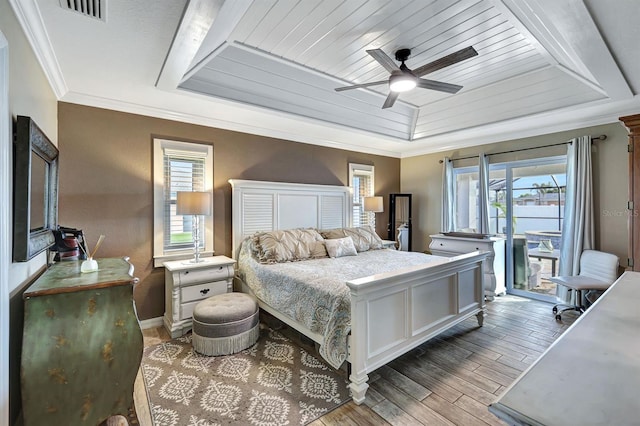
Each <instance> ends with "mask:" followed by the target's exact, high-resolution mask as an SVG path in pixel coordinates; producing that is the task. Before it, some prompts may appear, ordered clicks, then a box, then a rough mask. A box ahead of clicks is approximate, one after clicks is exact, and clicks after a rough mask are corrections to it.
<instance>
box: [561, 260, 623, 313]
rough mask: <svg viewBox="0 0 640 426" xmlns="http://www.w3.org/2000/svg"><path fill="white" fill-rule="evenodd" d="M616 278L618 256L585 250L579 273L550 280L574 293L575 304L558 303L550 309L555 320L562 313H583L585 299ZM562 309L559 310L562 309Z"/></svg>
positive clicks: (607, 286) (606, 287) (609, 284)
mask: <svg viewBox="0 0 640 426" xmlns="http://www.w3.org/2000/svg"><path fill="white" fill-rule="evenodd" d="M617 278H618V256H615V255H613V254H610V253H604V252H601V251H597V250H585V251H583V252H582V254H581V255H580V273H579V274H578V275H573V276H564V277H551V278H550V280H551V281H552V282H554V283H556V284H558V285H563V286H565V287H567V288H568V289H569V291H575V304H574V305H571V304H567V303H558V304H557V305H555V306H554V307H553V309H552V311H553V313H554V314H555V315H556V320H561V319H562V312H565V311H577V312H578V315H579V314H581V313H583V312H584V311H585V310H586V309H587V307H586V306H584V305H583V301H582V298H583V294H582V293H583V292H585V297H586V296H587V295H588V294H589V293H590V292H593V291H604V290H606V289H608V288H609V287H610V286H611V284H613V282H614V281H615V280H616V279H617ZM563 306H564V308H561V307H563Z"/></svg>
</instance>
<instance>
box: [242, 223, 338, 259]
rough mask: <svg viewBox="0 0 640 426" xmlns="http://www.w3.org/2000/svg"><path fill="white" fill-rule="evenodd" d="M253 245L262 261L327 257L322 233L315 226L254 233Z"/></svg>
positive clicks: (257, 256) (255, 252)
mask: <svg viewBox="0 0 640 426" xmlns="http://www.w3.org/2000/svg"><path fill="white" fill-rule="evenodd" d="M253 247H254V254H255V256H256V258H257V259H258V261H259V262H260V263H281V262H295V261H298V260H305V259H314V258H318V257H327V250H326V249H325V247H324V240H323V238H322V235H320V233H319V232H318V231H317V230H316V229H313V228H309V229H286V230H280V231H270V232H258V233H256V234H254V235H253Z"/></svg>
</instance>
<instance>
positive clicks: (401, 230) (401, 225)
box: [387, 194, 411, 251]
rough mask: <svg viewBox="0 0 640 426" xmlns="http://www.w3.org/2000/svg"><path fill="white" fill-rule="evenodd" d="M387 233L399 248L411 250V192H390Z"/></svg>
mask: <svg viewBox="0 0 640 426" xmlns="http://www.w3.org/2000/svg"><path fill="white" fill-rule="evenodd" d="M387 234H388V236H387V239H389V240H391V241H396V242H397V245H398V250H402V251H411V194H389V226H388V227H387Z"/></svg>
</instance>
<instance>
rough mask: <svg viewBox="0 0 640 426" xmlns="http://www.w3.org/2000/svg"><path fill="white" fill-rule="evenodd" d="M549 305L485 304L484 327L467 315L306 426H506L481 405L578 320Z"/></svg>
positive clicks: (156, 332) (152, 332)
mask: <svg viewBox="0 0 640 426" xmlns="http://www.w3.org/2000/svg"><path fill="white" fill-rule="evenodd" d="M551 307H552V305H550V304H547V303H542V302H537V301H533V300H529V299H523V298H519V297H515V296H502V297H498V298H496V300H494V301H493V302H487V306H486V310H487V312H486V313H487V315H486V316H485V321H484V326H483V327H478V323H477V322H476V319H475V317H472V318H470V319H469V320H467V321H465V322H463V323H461V324H459V325H457V326H455V327H454V328H452V329H451V330H449V331H447V332H445V333H443V334H441V335H440V336H438V337H436V338H434V339H431V340H430V341H428V342H426V343H424V344H422V345H421V346H419V347H417V348H415V349H414V350H412V351H411V352H408V353H407V354H405V355H403V356H402V357H400V358H398V359H396V360H395V361H393V362H391V363H389V364H388V365H386V366H384V367H381V368H379V369H378V370H376V371H375V372H373V373H372V374H370V380H369V383H370V387H369V390H368V391H367V398H366V400H365V403H364V404H362V405H360V406H358V405H356V404H355V403H353V402H349V403H347V404H344V405H342V406H341V407H339V408H337V409H336V410H334V411H332V412H330V413H328V414H326V415H325V416H323V417H321V418H319V419H318V420H316V421H315V422H313V423H311V424H312V425H313V426H325V425H335V424H341V425H342V424H344V425H420V424H424V425H465V426H466V425H487V424H488V425H504V424H505V423H503V422H502V421H500V420H499V419H498V418H496V417H495V416H493V414H491V413H490V412H489V411H488V409H487V406H488V405H489V404H490V403H491V402H493V401H494V400H495V399H496V397H497V396H498V395H500V393H501V392H503V391H504V389H505V388H506V387H507V386H509V384H511V383H512V382H513V381H514V380H515V379H516V378H517V377H518V376H519V375H520V373H522V371H524V370H525V369H526V368H527V367H528V366H529V365H530V364H531V363H532V362H533V361H535V360H536V359H537V358H538V357H539V356H540V355H541V354H542V352H543V351H544V350H545V349H546V348H547V347H548V346H549V345H551V343H553V342H554V340H555V339H557V338H558V337H559V336H560V335H561V334H562V333H563V332H564V331H565V330H566V329H567V328H568V326H569V325H570V324H571V323H572V322H573V321H574V320H575V318H577V317H576V316H575V315H572V314H571V313H568V314H565V315H563V317H562V322H557V321H556V320H555V318H554V315H553V314H552V313H551ZM144 336H145V346H148V345H153V344H156V343H160V342H162V341H165V340H169V336H168V335H167V333H166V332H165V330H164V328H162V327H159V328H154V329H149V330H144ZM142 392H144V391H142ZM145 423H146V421H144V420H143V419H141V424H142V425H143V426H145Z"/></svg>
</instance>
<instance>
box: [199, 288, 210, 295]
mask: <svg viewBox="0 0 640 426" xmlns="http://www.w3.org/2000/svg"><path fill="white" fill-rule="evenodd" d="M200 293H202V295H205V294H207V293H209V289H208V288H204V289H202V290H200Z"/></svg>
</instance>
